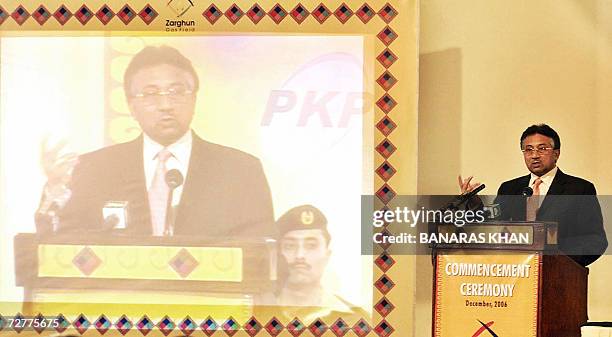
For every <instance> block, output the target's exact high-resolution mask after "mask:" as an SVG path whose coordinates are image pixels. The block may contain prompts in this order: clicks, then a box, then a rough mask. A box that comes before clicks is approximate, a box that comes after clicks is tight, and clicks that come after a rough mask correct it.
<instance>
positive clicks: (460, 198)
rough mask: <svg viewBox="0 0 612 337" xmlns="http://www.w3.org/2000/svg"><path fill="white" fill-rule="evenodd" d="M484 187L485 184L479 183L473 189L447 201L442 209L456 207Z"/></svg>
mask: <svg viewBox="0 0 612 337" xmlns="http://www.w3.org/2000/svg"><path fill="white" fill-rule="evenodd" d="M484 188H485V184H480V185H479V186H478V187H476V188H475V189H473V190H471V191H469V192H465V193H462V194H460V195H458V196H456V197H455V199H454V200H453V201H451V202H449V203H448V204H447V205H446V206H444V207H442V210H447V209H458V208H459V206H461V205H462V204H464V203H465V202H466V201H468V200H470V199H472V198H473V197H474V196H475V195H476V194H477V193H478V192H480V191H482V190H484Z"/></svg>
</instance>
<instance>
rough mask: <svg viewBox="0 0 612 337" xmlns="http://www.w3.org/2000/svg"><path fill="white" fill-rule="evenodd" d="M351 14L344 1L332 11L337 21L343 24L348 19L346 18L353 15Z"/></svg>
mask: <svg viewBox="0 0 612 337" xmlns="http://www.w3.org/2000/svg"><path fill="white" fill-rule="evenodd" d="M353 14H354V13H353V11H352V10H351V9H350V8H349V6H348V5H347V4H346V3H344V2H343V3H342V5H340V7H338V9H336V11H335V12H334V15H335V16H336V18H337V19H338V21H340V22H342V23H343V24H344V23H346V22H347V21H348V19H350V18H351V16H353Z"/></svg>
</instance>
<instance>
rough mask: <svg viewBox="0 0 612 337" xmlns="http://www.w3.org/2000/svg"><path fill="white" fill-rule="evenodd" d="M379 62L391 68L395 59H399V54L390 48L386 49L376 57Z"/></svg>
mask: <svg viewBox="0 0 612 337" xmlns="http://www.w3.org/2000/svg"><path fill="white" fill-rule="evenodd" d="M376 59H377V60H378V62H380V64H382V65H383V66H384V67H385V68H389V67H390V66H391V65H392V64H393V63H395V61H397V56H395V54H393V52H392V51H391V50H389V49H385V50H383V51H382V53H380V55H378V57H376Z"/></svg>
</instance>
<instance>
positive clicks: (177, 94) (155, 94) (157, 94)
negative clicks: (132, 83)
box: [132, 84, 193, 104]
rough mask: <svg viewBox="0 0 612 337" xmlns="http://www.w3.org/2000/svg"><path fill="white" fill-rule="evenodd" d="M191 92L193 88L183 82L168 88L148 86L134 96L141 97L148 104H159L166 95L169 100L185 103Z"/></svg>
mask: <svg viewBox="0 0 612 337" xmlns="http://www.w3.org/2000/svg"><path fill="white" fill-rule="evenodd" d="M191 94H193V90H190V89H189V88H188V87H187V86H185V85H182V84H181V85H174V86H171V87H169V88H168V89H166V90H160V89H157V88H148V89H145V90H144V91H143V92H139V93H137V94H134V95H132V97H133V98H137V99H140V100H142V101H143V102H144V103H146V104H157V103H159V102H160V100H161V98H162V97H164V96H166V97H168V100H169V101H170V102H172V103H184V102H185V101H186V100H187V97H189V96H190V95H191Z"/></svg>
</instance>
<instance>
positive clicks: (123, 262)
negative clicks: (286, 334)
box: [15, 233, 276, 321]
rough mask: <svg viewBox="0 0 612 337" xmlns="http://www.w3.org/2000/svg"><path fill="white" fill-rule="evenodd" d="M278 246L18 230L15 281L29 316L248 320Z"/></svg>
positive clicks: (267, 282)
mask: <svg viewBox="0 0 612 337" xmlns="http://www.w3.org/2000/svg"><path fill="white" fill-rule="evenodd" d="M83 234H84V233H83ZM275 247H276V245H275V242H273V241H269V240H268V241H266V240H264V239H262V240H259V241H257V240H251V241H244V240H242V241H219V240H210V239H209V240H208V241H206V239H202V238H197V237H177V236H175V237H134V236H111V235H99V234H98V235H94V234H87V235H78V234H71V235H61V236H60V235H56V236H48V237H47V236H45V237H42V236H40V237H39V236H37V235H35V234H19V235H17V236H16V237H15V269H16V284H17V286H22V287H24V290H25V299H24V306H23V311H22V313H23V314H24V315H37V314H38V313H39V312H41V313H43V315H45V314H51V315H57V314H58V313H62V314H63V315H64V316H66V317H67V318H70V316H74V317H76V316H77V315H79V314H84V315H85V316H87V317H89V319H95V318H97V317H98V316H99V315H100V314H102V313H104V314H105V315H106V316H107V317H109V318H111V319H112V318H113V317H120V316H122V315H126V316H128V317H142V316H143V315H147V316H148V317H149V318H151V319H157V318H161V317H163V316H166V315H169V316H171V317H186V316H187V315H189V316H190V317H191V318H192V319H194V320H195V319H204V318H206V317H208V316H211V317H213V318H214V319H216V318H223V319H226V318H227V317H234V318H236V319H237V320H239V321H244V320H246V319H248V318H249V317H250V315H251V313H252V306H253V296H254V295H256V294H259V293H262V292H265V291H268V290H269V289H270V288H271V286H272V284H273V282H274V281H275V279H276V251H275V249H276V248H275ZM88 313H89V315H88ZM199 316H202V317H199Z"/></svg>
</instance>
